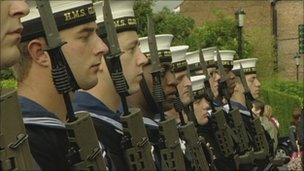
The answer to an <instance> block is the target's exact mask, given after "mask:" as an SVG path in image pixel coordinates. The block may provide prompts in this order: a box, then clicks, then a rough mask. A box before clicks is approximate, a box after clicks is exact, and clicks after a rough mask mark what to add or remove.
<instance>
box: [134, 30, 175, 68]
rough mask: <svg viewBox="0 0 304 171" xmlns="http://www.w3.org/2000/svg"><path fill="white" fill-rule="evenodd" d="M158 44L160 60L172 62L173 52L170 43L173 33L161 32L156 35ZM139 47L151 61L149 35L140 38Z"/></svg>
mask: <svg viewBox="0 0 304 171" xmlns="http://www.w3.org/2000/svg"><path fill="white" fill-rule="evenodd" d="M155 39H156V45H157V52H158V57H159V62H161V63H162V62H169V63H171V62H172V54H171V51H170V45H171V42H172V39H173V35H172V34H159V35H155ZM139 42H140V45H139V48H140V50H141V52H142V53H143V54H145V55H146V56H147V58H148V60H149V63H150V50H149V43H148V37H141V38H139Z"/></svg>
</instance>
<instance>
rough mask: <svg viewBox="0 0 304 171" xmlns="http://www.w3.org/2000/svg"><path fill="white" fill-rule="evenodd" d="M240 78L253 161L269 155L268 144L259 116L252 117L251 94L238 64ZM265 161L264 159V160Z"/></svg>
mask: <svg viewBox="0 0 304 171" xmlns="http://www.w3.org/2000/svg"><path fill="white" fill-rule="evenodd" d="M240 68H241V69H240V79H241V82H242V84H243V87H244V95H245V100H246V106H247V109H248V110H249V112H250V123H249V125H248V127H249V128H248V132H249V134H250V136H252V138H253V142H252V143H253V147H254V153H253V155H254V159H253V160H254V161H256V160H265V159H267V158H268V157H269V153H270V150H269V146H268V143H267V139H266V136H265V132H264V129H263V127H262V124H261V121H260V120H259V118H254V117H253V113H252V111H251V109H252V102H253V100H254V98H253V96H252V94H251V93H250V89H249V87H248V85H247V81H246V78H245V74H244V71H243V67H242V64H240ZM264 162H265V161H264Z"/></svg>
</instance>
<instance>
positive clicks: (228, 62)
mask: <svg viewBox="0 0 304 171" xmlns="http://www.w3.org/2000/svg"><path fill="white" fill-rule="evenodd" d="M219 52H220V56H221V60H222V64H223V66H224V67H230V68H232V67H233V58H234V55H235V54H236V52H235V51H234V50H220V51H219ZM214 61H215V62H217V53H216V51H215V53H214Z"/></svg>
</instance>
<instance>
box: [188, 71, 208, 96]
mask: <svg viewBox="0 0 304 171" xmlns="http://www.w3.org/2000/svg"><path fill="white" fill-rule="evenodd" d="M205 79H206V76H205V75H196V76H192V77H190V80H191V84H192V93H193V97H194V99H201V98H202V97H203V96H204V94H205V91H204V88H205V85H204V81H205Z"/></svg>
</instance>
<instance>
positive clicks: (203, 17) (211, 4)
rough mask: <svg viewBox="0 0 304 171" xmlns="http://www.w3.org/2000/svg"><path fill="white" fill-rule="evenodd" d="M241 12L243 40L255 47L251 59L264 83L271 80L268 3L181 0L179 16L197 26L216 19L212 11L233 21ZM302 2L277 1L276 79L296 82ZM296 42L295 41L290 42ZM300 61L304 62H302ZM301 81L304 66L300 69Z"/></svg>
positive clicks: (270, 40) (271, 63) (272, 58)
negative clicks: (186, 18)
mask: <svg viewBox="0 0 304 171" xmlns="http://www.w3.org/2000/svg"><path fill="white" fill-rule="evenodd" d="M238 8H243V9H244V10H245V12H246V17H245V23H244V33H245V38H246V39H247V40H248V41H249V42H250V43H251V44H253V46H254V52H253V55H252V57H258V58H259V62H258V68H259V75H260V76H261V77H263V78H264V79H267V78H268V77H271V76H272V73H273V72H274V71H273V66H274V61H275V57H274V54H273V48H272V43H273V42H274V41H273V40H274V39H273V36H272V14H271V5H270V1H266V0H265V1H261V0H251V1H244V0H240V1H217V0H216V1H211V0H210V1H207V0H195V1H194V0H184V2H183V3H182V4H181V7H180V12H181V13H182V14H183V15H185V16H189V17H191V18H193V19H194V20H195V23H196V24H197V25H202V24H204V22H206V21H209V20H214V19H216V17H215V15H214V13H213V11H216V10H220V11H222V12H223V13H224V14H225V15H228V16H231V17H234V12H235V11H236V10H237V9H238ZM303 8H304V7H303V1H300V0H299V1H279V2H277V5H276V9H277V13H278V17H277V18H278V37H277V38H278V67H279V68H278V70H279V72H278V73H279V77H280V78H283V79H290V80H295V78H296V77H295V65H294V60H293V58H292V56H293V54H294V53H295V52H297V50H298V39H297V37H298V31H297V27H298V25H299V24H300V23H303V20H304V19H303V16H304V14H303ZM290 38H295V39H290ZM302 61H303V58H302ZM300 71H301V75H300V76H301V77H300V78H303V62H302V64H301V67H300Z"/></svg>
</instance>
